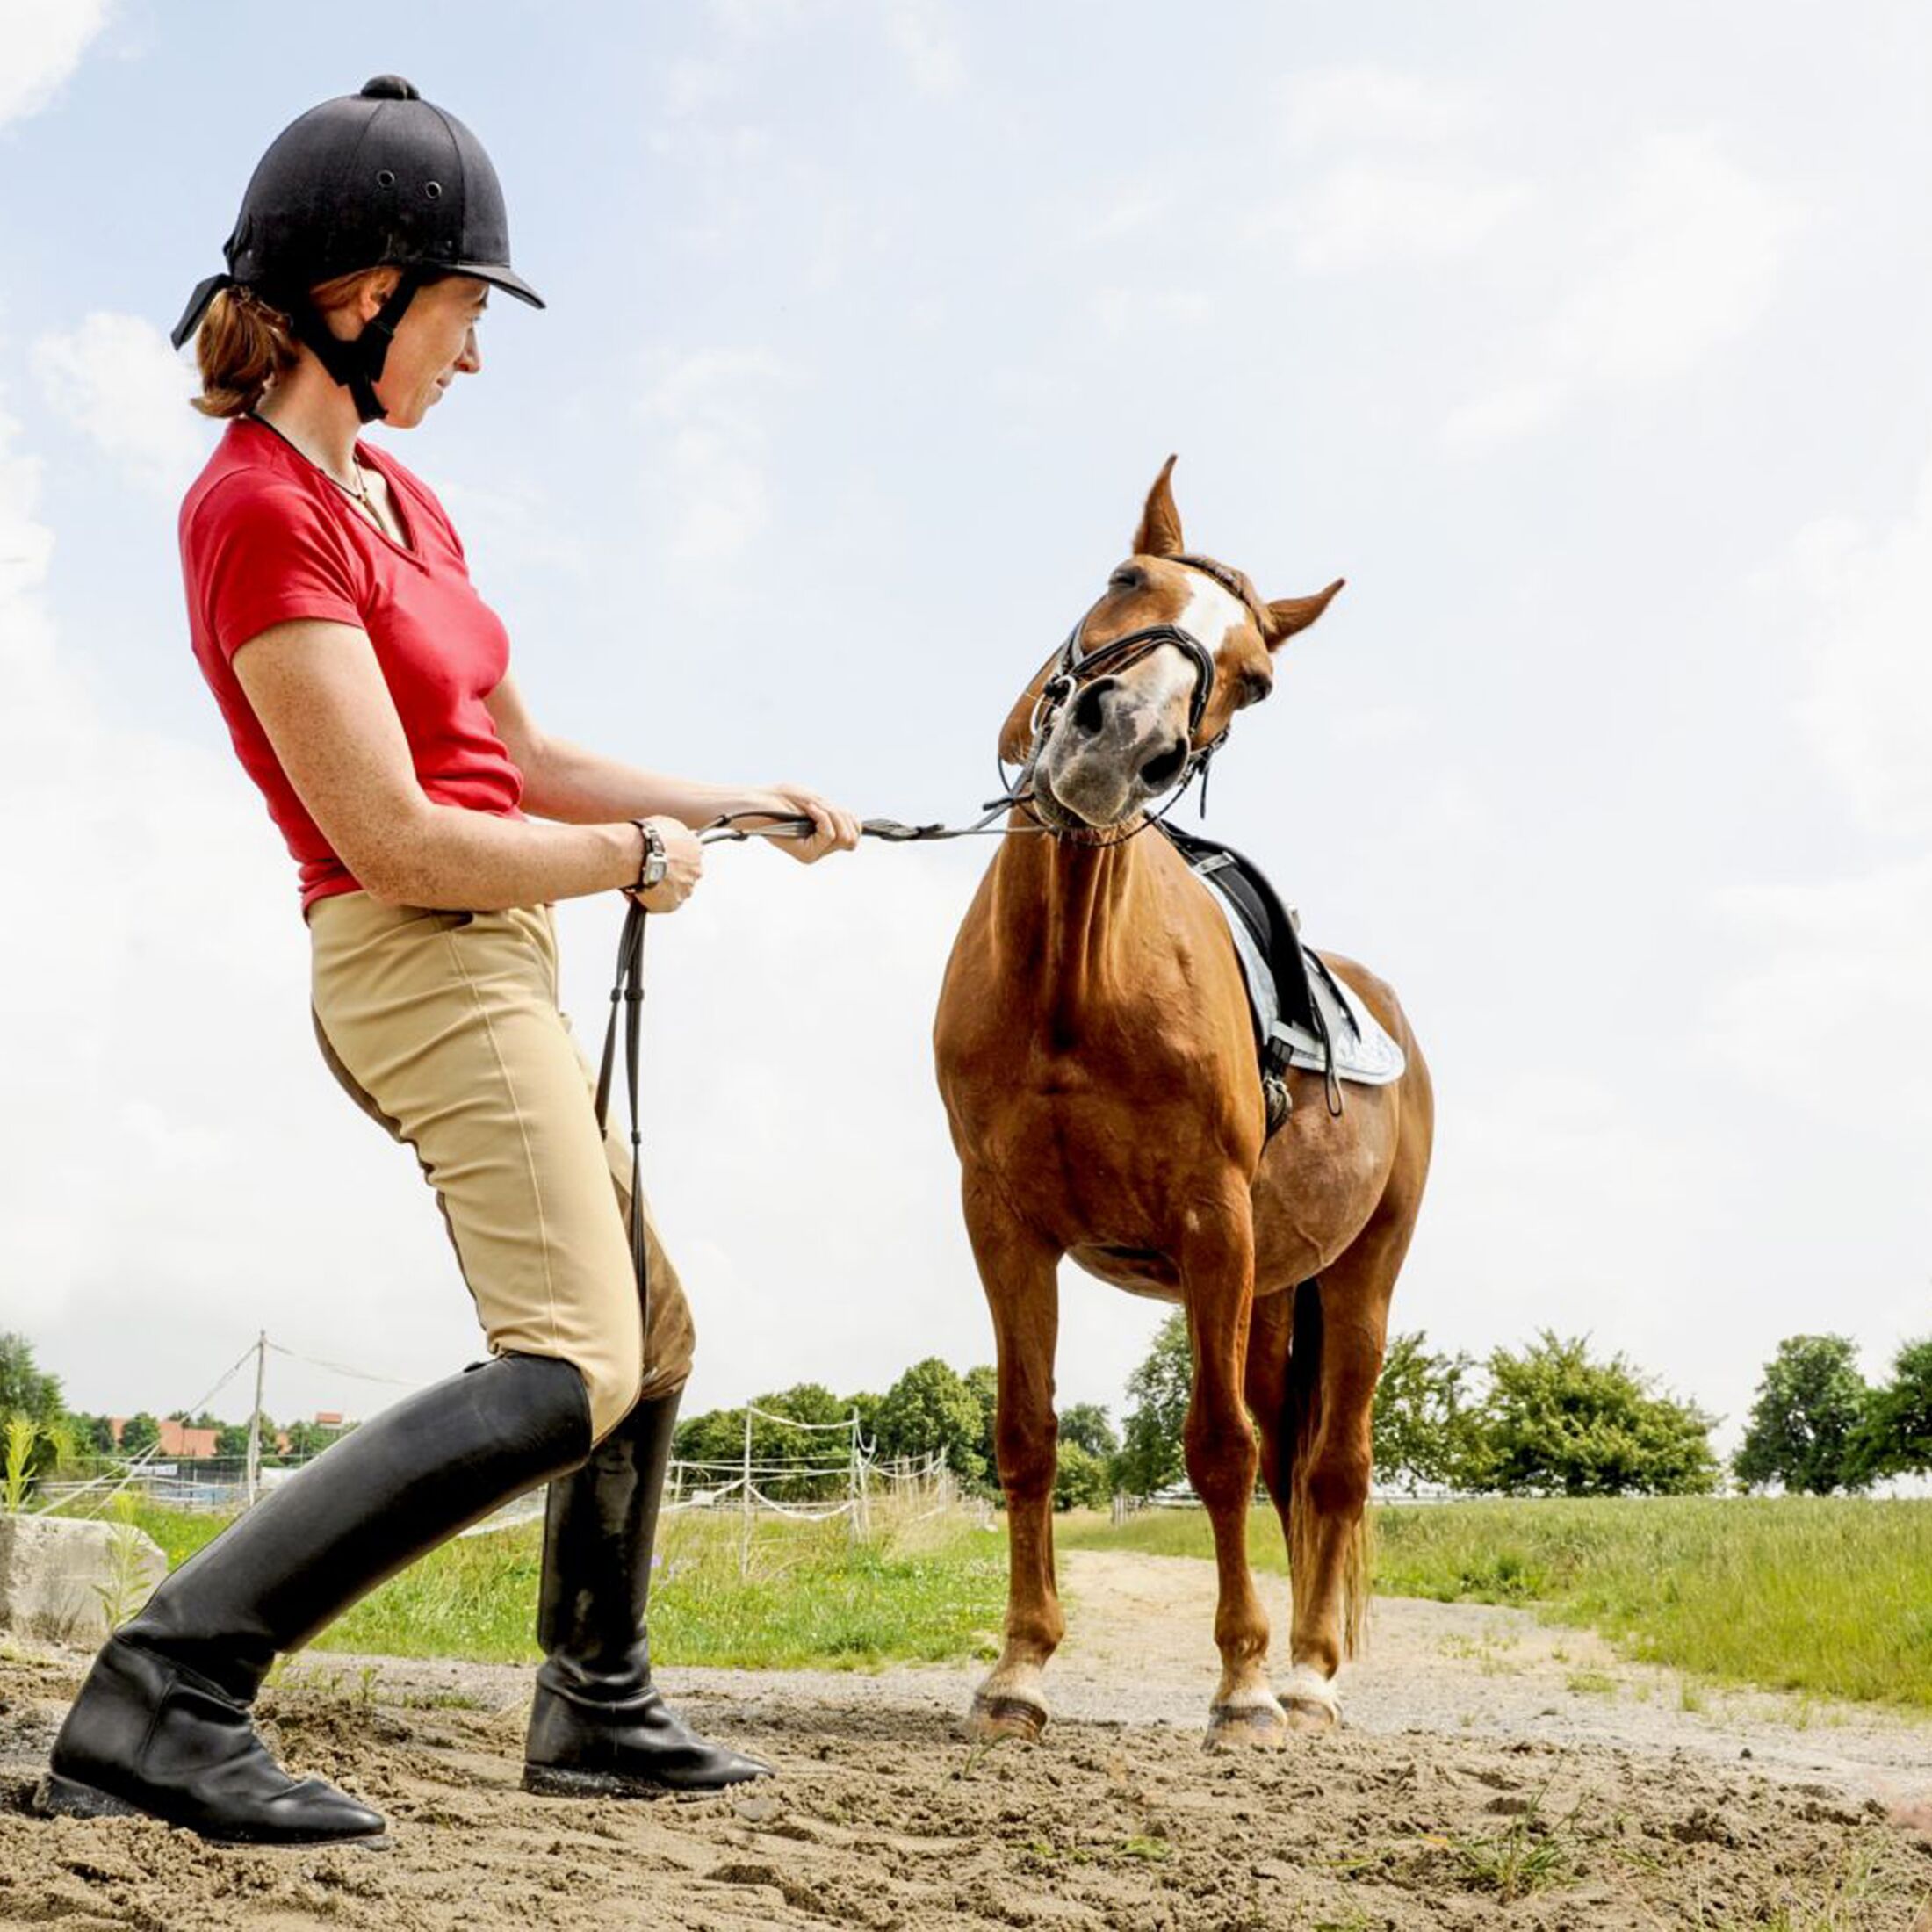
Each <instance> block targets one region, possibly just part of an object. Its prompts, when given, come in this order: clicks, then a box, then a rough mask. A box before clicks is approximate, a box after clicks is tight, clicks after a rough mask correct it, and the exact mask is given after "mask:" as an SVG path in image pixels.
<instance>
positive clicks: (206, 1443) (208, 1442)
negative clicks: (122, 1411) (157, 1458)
mask: <svg viewBox="0 0 1932 1932" xmlns="http://www.w3.org/2000/svg"><path fill="white" fill-rule="evenodd" d="M132 1420H133V1417H130V1416H110V1417H108V1418H107V1426H108V1427H109V1429H111V1430H112V1431H113V1435H114V1446H115V1447H116V1448H117V1449H119V1447H120V1439H121V1431H122V1430H124V1429H125V1428H126V1426H127V1424H129V1423H130V1422H131V1421H132ZM219 1436H220V1431H218V1430H213V1429H191V1428H189V1427H188V1425H187V1424H185V1423H179V1422H175V1421H173V1420H171V1419H169V1417H162V1424H161V1453H162V1455H164V1456H176V1457H178V1458H179V1459H180V1460H182V1461H184V1462H191V1461H195V1460H198V1459H199V1458H200V1457H203V1456H212V1455H213V1453H215V1449H214V1445H215V1443H216V1441H217V1439H218V1438H219Z"/></svg>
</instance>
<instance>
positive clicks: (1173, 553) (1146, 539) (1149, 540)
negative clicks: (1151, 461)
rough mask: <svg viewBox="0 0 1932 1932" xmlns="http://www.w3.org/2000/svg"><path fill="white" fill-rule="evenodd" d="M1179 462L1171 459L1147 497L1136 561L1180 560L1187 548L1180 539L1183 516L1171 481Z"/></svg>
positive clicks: (1136, 537)
mask: <svg viewBox="0 0 1932 1932" xmlns="http://www.w3.org/2000/svg"><path fill="white" fill-rule="evenodd" d="M1176 460H1177V459H1176V458H1173V457H1169V458H1168V459H1167V460H1166V462H1164V464H1162V465H1161V473H1160V474H1159V475H1158V476H1157V477H1156V478H1155V479H1154V487H1153V488H1152V489H1150V491H1149V492H1148V493H1147V508H1145V509H1143V511H1142V512H1141V527H1140V528H1139V529H1138V530H1135V532H1134V546H1133V548H1134V554H1135V556H1136V557H1179V555H1180V553H1181V551H1183V550H1185V549H1186V544H1183V543H1182V542H1181V537H1180V512H1179V510H1178V509H1176V508H1174V492H1173V489H1172V487H1171V486H1170V485H1169V483H1168V480H1167V479H1168V478H1169V477H1171V475H1172V474H1173V473H1174V464H1175V461H1176Z"/></svg>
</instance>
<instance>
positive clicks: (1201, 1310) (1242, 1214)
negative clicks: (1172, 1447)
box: [1179, 1190, 1288, 1749]
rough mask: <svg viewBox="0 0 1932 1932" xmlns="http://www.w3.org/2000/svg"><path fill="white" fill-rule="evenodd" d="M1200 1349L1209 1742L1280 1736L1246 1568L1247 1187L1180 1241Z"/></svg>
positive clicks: (1191, 1431) (1195, 1477) (1198, 1467)
mask: <svg viewBox="0 0 1932 1932" xmlns="http://www.w3.org/2000/svg"><path fill="white" fill-rule="evenodd" d="M1179 1249H1180V1252H1179V1260H1180V1272H1181V1287H1182V1291H1183V1293H1184V1294H1186V1298H1187V1327H1188V1333H1189V1337H1190V1338H1191V1340H1192V1341H1193V1351H1194V1392H1193V1400H1192V1401H1191V1402H1189V1403H1188V1405H1187V1426H1186V1432H1185V1435H1184V1438H1183V1440H1184V1443H1185V1445H1186V1452H1187V1474H1188V1476H1189V1478H1190V1480H1191V1481H1193V1485H1194V1493H1195V1494H1196V1495H1197V1496H1200V1500H1201V1501H1202V1503H1205V1504H1206V1505H1207V1508H1208V1518H1209V1520H1210V1521H1211V1522H1212V1523H1213V1525H1214V1532H1215V1566H1216V1568H1218V1570H1219V1572H1220V1586H1221V1594H1220V1602H1219V1604H1218V1606H1217V1607H1216V1609H1215V1644H1216V1646H1217V1647H1219V1649H1220V1651H1221V1683H1220V1685H1219V1687H1218V1688H1217V1689H1216V1690H1215V1701H1214V1703H1213V1705H1212V1706H1211V1707H1210V1708H1209V1711H1208V1748H1210V1749H1214V1748H1220V1747H1227V1746H1232V1745H1243V1744H1262V1745H1279V1744H1280V1743H1281V1742H1282V1741H1284V1739H1285V1738H1286V1737H1287V1729H1288V1721H1287V1713H1286V1712H1284V1711H1283V1710H1282V1708H1281V1705H1280V1703H1279V1702H1278V1701H1277V1700H1276V1698H1275V1695H1274V1692H1273V1691H1272V1689H1271V1688H1270V1686H1269V1683H1268V1617H1267V1612H1266V1611H1264V1610H1263V1609H1262V1607H1261V1599H1260V1597H1258V1595H1257V1594H1256V1592H1255V1587H1254V1579H1253V1577H1252V1576H1251V1575H1250V1574H1249V1571H1248V1509H1249V1505H1250V1504H1251V1503H1252V1501H1253V1499H1254V1483H1255V1470H1256V1467H1257V1464H1258V1460H1259V1453H1258V1450H1257V1449H1256V1446H1255V1439H1254V1431H1253V1429H1252V1428H1251V1425H1250V1424H1249V1421H1248V1410H1247V1404H1246V1402H1245V1401H1244V1381H1245V1376H1246V1371H1247V1359H1248V1322H1249V1316H1250V1314H1251V1310H1252V1308H1253V1305H1254V1217H1253V1211H1252V1209H1251V1207H1250V1204H1249V1200H1248V1196H1247V1194H1246V1193H1245V1192H1241V1193H1235V1192H1234V1191H1232V1190H1230V1191H1229V1193H1228V1194H1227V1196H1226V1197H1225V1198H1223V1199H1222V1200H1217V1201H1212V1202H1208V1203H1204V1204H1202V1205H1200V1206H1199V1207H1196V1208H1192V1209H1190V1211H1189V1215H1188V1224H1187V1226H1186V1229H1185V1231H1184V1233H1183V1236H1182V1239H1181V1241H1180V1244H1179Z"/></svg>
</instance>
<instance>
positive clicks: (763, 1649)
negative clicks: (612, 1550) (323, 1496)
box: [133, 1507, 1006, 1669]
mask: <svg viewBox="0 0 1932 1932" xmlns="http://www.w3.org/2000/svg"><path fill="white" fill-rule="evenodd" d="M877 1513H878V1512H877V1511H876V1510H875V1516H877ZM133 1521H134V1522H135V1523H136V1524H137V1525H139V1526H140V1527H141V1528H142V1529H144V1530H146V1531H147V1532H148V1534H149V1535H150V1536H152V1537H153V1538H154V1539H155V1541H156V1542H157V1543H159V1544H160V1545H161V1546H162V1550H163V1551H164V1552H165V1554H166V1555H167V1557H168V1561H169V1567H170V1568H172V1567H173V1566H175V1565H177V1564H178V1563H180V1562H181V1561H183V1560H184V1558H186V1557H187V1556H189V1555H191V1554H192V1553H193V1552H194V1551H195V1550H197V1549H198V1548H200V1546H202V1545H203V1544H204V1543H205V1542H207V1541H208V1539H210V1538H211V1537H213V1535H214V1534H215V1532H217V1531H218V1530H219V1529H220V1527H221V1519H220V1518H219V1517H210V1516H206V1515H198V1514H193V1513H191V1512H189V1511H186V1510H160V1509H153V1508H146V1507H143V1508H140V1509H137V1510H135V1511H134V1512H133ZM660 1543H661V1544H662V1546H663V1547H662V1548H660V1552H659V1556H660V1570H659V1573H658V1575H657V1576H656V1577H655V1579H654V1580H653V1582H652V1589H651V1637H652V1650H653V1652H654V1653H655V1654H657V1655H658V1656H660V1657H661V1658H664V1659H667V1660H673V1661H675V1662H678V1663H681V1664H737V1665H740V1666H745V1667H748V1668H757V1667H762V1668H765V1669H803V1668H805V1667H808V1666H810V1667H816V1668H818V1669H868V1668H871V1667H875V1666H877V1665H880V1664H884V1663H892V1662H938V1661H941V1660H949V1659H955V1658H961V1657H969V1656H973V1655H976V1654H981V1653H985V1654H992V1653H993V1651H994V1650H996V1649H997V1647H998V1646H997V1638H996V1636H995V1634H994V1633H997V1632H998V1628H999V1622H1000V1617H1001V1614H1002V1612H1003V1611H1004V1608H1005V1604H1006V1535H1005V1532H1004V1530H1003V1529H1000V1530H995V1531H991V1532H989V1531H986V1530H983V1529H979V1528H977V1527H976V1526H974V1525H971V1524H970V1523H969V1522H967V1521H966V1520H964V1519H963V1518H962V1517H941V1518H937V1519H934V1520H931V1521H927V1522H913V1523H910V1524H907V1525H903V1526H901V1527H898V1528H892V1527H890V1526H888V1527H886V1528H884V1529H883V1531H881V1532H879V1533H878V1534H876V1536H875V1538H874V1539H873V1540H872V1542H871V1543H869V1544H858V1545H855V1544H854V1542H853V1541H852V1539H851V1534H850V1532H849V1531H848V1529H847V1526H846V1525H845V1524H844V1523H842V1522H832V1523H824V1524H811V1523H786V1522H779V1521H775V1520H773V1519H770V1518H766V1519H763V1520H761V1521H760V1522H759V1523H758V1524H757V1525H755V1526H754V1531H753V1541H752V1562H751V1574H750V1575H749V1578H748V1579H746V1580H740V1577H739V1525H738V1522H737V1519H736V1518H735V1517H713V1516H698V1515H690V1516H677V1517H671V1518H669V1519H668V1520H667V1524H666V1525H665V1528H664V1531H663V1532H662V1533H661V1535H660ZM542 1559H543V1528H542V1525H541V1524H539V1523H529V1524H524V1525H519V1526H517V1527H516V1528H514V1529H508V1530H500V1531H493V1532H489V1533H487V1534H486V1535H481V1536H471V1537H464V1538H459V1539H458V1540H457V1541H456V1542H454V1543H448V1544H445V1545H444V1546H443V1547H442V1548H441V1549H439V1550H435V1551H432V1552H431V1553H430V1554H429V1555H428V1556H426V1557H425V1558H423V1560H422V1561H421V1562H419V1563H416V1564H414V1565H412V1566H411V1568H408V1569H407V1570H405V1571H403V1572H402V1574H401V1575H400V1576H396V1577H393V1578H392V1579H391V1581H390V1582H387V1583H386V1584H384V1585H383V1587H382V1588H381V1589H380V1590H376V1591H375V1592H373V1593H372V1594H371V1595H370V1596H369V1597H365V1598H364V1600H363V1601H362V1602H361V1603H360V1604H357V1606H356V1607H355V1608H354V1609H353V1610H351V1611H350V1612H349V1614H348V1615H347V1616H346V1617H344V1618H342V1620H341V1621H340V1622H339V1623H336V1624H333V1625H331V1626H329V1628H328V1630H327V1631H325V1632H324V1633H322V1635H321V1637H319V1638H318V1639H317V1640H316V1641H315V1642H314V1644H313V1645H312V1646H311V1648H312V1649H314V1650H318V1651H321V1650H349V1651H364V1652H367V1653H370V1654H375V1655H381V1656H392V1657H468V1658H474V1659H477V1660H479V1661H481V1662H496V1663H519V1662H535V1661H536V1660H537V1657H538V1656H539V1655H540V1654H541V1653H540V1652H539V1651H538V1650H537V1644H536V1640H535V1636H534V1630H535V1625H536V1619H537V1576H538V1571H539V1568H540V1566H541V1563H542Z"/></svg>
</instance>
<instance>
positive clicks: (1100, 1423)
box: [1060, 1402, 1121, 1462]
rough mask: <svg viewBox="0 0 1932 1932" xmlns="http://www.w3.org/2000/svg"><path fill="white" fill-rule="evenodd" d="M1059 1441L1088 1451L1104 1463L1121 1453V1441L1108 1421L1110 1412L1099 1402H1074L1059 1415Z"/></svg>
mask: <svg viewBox="0 0 1932 1932" xmlns="http://www.w3.org/2000/svg"><path fill="white" fill-rule="evenodd" d="M1060 1440H1061V1442H1062V1443H1063V1444H1066V1443H1070V1442H1071V1443H1072V1444H1073V1445H1075V1447H1076V1448H1080V1449H1085V1451H1086V1453H1088V1454H1089V1455H1090V1456H1098V1457H1099V1459H1100V1460H1101V1461H1102V1462H1106V1461H1107V1460H1109V1459H1110V1458H1112V1457H1114V1456H1117V1455H1119V1454H1120V1453H1121V1438H1119V1437H1118V1436H1116V1435H1115V1434H1114V1424H1112V1423H1110V1422H1109V1421H1108V1420H1107V1410H1106V1409H1103V1408H1101V1406H1100V1405H1099V1403H1098V1402H1075V1403H1074V1405H1073V1406H1072V1408H1071V1409H1063V1410H1062V1411H1061V1414H1060Z"/></svg>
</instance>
